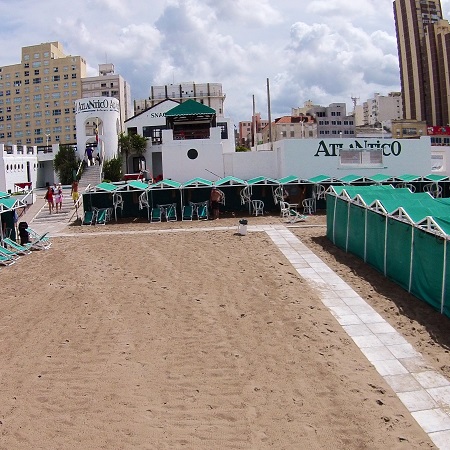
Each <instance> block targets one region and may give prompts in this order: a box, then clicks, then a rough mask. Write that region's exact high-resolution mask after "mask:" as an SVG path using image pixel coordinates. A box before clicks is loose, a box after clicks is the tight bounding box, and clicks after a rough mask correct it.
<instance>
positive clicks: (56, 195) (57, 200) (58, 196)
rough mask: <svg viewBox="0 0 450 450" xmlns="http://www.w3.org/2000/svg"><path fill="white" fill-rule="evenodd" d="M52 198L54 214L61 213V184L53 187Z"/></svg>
mask: <svg viewBox="0 0 450 450" xmlns="http://www.w3.org/2000/svg"><path fill="white" fill-rule="evenodd" d="M54 198H55V212H56V214H58V211H59V212H61V209H62V200H63V192H62V186H61V183H58V185H57V186H56V185H55V188H54Z"/></svg>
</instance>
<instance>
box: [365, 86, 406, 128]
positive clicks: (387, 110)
mask: <svg viewBox="0 0 450 450" xmlns="http://www.w3.org/2000/svg"><path fill="white" fill-rule="evenodd" d="M363 114H364V125H371V126H374V125H378V124H382V123H383V122H387V121H391V120H400V119H402V118H403V102H402V94H401V92H389V94H388V95H380V94H379V93H375V94H374V96H373V97H372V98H369V99H367V101H365V102H364V103H363Z"/></svg>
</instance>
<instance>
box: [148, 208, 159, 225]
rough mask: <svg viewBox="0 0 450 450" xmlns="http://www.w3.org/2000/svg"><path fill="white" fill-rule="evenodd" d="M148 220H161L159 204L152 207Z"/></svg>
mask: <svg viewBox="0 0 450 450" xmlns="http://www.w3.org/2000/svg"><path fill="white" fill-rule="evenodd" d="M150 222H161V208H160V207H159V206H156V207H155V208H152V212H151V215H150Z"/></svg>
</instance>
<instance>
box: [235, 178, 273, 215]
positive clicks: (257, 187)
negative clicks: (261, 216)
mask: <svg viewBox="0 0 450 450" xmlns="http://www.w3.org/2000/svg"><path fill="white" fill-rule="evenodd" d="M269 186H270V189H269V188H268V187H269ZM280 186H281V185H280V181H279V180H276V179H275V178H270V177H265V176H259V177H254V178H250V179H249V180H247V186H245V187H244V188H243V189H242V190H241V192H240V197H241V204H245V203H248V211H249V214H251V212H252V200H261V201H263V203H264V209H265V210H272V209H273V208H274V207H275V193H274V192H275V190H276V189H277V188H279V187H280ZM268 190H269V191H270V193H269V192H268ZM252 197H255V198H252Z"/></svg>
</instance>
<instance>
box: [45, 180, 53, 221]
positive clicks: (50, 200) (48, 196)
mask: <svg viewBox="0 0 450 450" xmlns="http://www.w3.org/2000/svg"><path fill="white" fill-rule="evenodd" d="M44 198H45V200H47V204H48V212H49V214H51V213H52V211H53V209H54V208H55V203H54V200H53V188H52V187H51V186H47V192H46V193H45V197H44Z"/></svg>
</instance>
